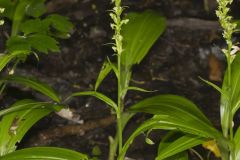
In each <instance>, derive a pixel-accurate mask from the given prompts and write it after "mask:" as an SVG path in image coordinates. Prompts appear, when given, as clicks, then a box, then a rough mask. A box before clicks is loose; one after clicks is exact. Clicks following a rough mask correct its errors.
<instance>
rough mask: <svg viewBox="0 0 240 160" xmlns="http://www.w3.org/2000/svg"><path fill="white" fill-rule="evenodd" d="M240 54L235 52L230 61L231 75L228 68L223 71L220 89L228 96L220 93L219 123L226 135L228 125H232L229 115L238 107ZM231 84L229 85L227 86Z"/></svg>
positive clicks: (239, 96)
mask: <svg viewBox="0 0 240 160" xmlns="http://www.w3.org/2000/svg"><path fill="white" fill-rule="evenodd" d="M239 67H240V55H239V54H237V55H236V57H235V59H234V61H233V62H232V63H231V77H230V78H229V77H228V76H229V74H228V70H227V71H226V73H225V76H224V80H223V84H222V91H223V93H226V94H227V96H228V97H229V98H228V99H227V98H226V96H225V95H223V94H222V95H221V106H220V112H221V125H222V130H223V133H224V135H225V136H227V134H228V131H229V127H230V125H232V122H230V121H231V120H230V117H231V116H232V117H233V116H234V114H235V113H236V111H237V110H238V109H239V107H240V70H239ZM229 80H231V81H230V83H229V82H228V81H229ZM229 84H231V86H229Z"/></svg>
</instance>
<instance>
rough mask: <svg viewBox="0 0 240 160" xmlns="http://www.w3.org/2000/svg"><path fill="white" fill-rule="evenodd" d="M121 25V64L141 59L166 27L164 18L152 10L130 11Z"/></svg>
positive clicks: (129, 63)
mask: <svg viewBox="0 0 240 160" xmlns="http://www.w3.org/2000/svg"><path fill="white" fill-rule="evenodd" d="M126 19H129V23H127V24H126V25H123V27H122V36H123V37H124V39H123V48H124V51H123V53H122V55H121V61H122V64H123V65H125V66H132V65H134V64H138V63H140V62H141V61H142V59H143V58H144V57H145V55H146V54H147V53H148V51H149V49H150V48H151V47H152V45H153V44H154V43H155V42H156V40H157V39H158V37H159V36H160V35H161V34H162V33H163V31H164V30H165V28H166V20H165V18H164V17H162V16H160V15H159V14H158V13H156V12H154V11H150V10H148V11H145V12H143V13H130V14H128V15H127V17H126Z"/></svg>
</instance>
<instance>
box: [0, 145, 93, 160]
mask: <svg viewBox="0 0 240 160" xmlns="http://www.w3.org/2000/svg"><path fill="white" fill-rule="evenodd" d="M1 160H88V157H87V155H85V154H82V153H79V152H76V151H73V150H68V149H63V148H56V147H34V148H27V149H22V150H18V151H15V152H13V153H10V154H7V155H5V156H3V157H1Z"/></svg>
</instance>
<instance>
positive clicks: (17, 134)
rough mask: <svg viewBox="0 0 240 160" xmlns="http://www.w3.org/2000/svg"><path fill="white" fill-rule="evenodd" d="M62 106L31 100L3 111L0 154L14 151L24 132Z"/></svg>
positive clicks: (20, 102) (0, 127)
mask: <svg viewBox="0 0 240 160" xmlns="http://www.w3.org/2000/svg"><path fill="white" fill-rule="evenodd" d="M61 108H63V106H59V105H54V104H51V103H46V102H35V101H33V100H21V101H18V102H16V103H15V104H13V105H12V106H10V108H7V109H5V110H1V111H0V115H4V116H3V118H2V120H1V121H0V154H1V156H2V155H5V154H7V153H11V152H13V151H14V150H15V149H16V144H17V143H18V142H20V141H21V140H22V138H23V136H24V135H25V134H26V132H27V131H28V130H29V129H30V128H31V127H32V126H33V125H34V124H35V123H36V122H37V121H39V120H40V119H41V118H43V117H44V116H46V115H48V114H49V113H51V112H52V111H59V110H60V109H61Z"/></svg>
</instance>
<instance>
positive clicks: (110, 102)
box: [70, 91, 118, 111]
mask: <svg viewBox="0 0 240 160" xmlns="http://www.w3.org/2000/svg"><path fill="white" fill-rule="evenodd" d="M76 96H94V97H96V98H98V99H99V100H101V101H103V102H105V103H106V104H108V105H109V106H110V107H112V108H113V109H114V111H117V110H118V108H117V104H116V103H115V102H114V101H113V100H111V99H110V98H108V97H107V96H105V95H104V94H102V93H99V92H96V91H86V92H76V93H73V94H72V95H71V96H70V97H76Z"/></svg>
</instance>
